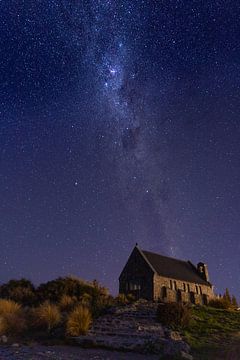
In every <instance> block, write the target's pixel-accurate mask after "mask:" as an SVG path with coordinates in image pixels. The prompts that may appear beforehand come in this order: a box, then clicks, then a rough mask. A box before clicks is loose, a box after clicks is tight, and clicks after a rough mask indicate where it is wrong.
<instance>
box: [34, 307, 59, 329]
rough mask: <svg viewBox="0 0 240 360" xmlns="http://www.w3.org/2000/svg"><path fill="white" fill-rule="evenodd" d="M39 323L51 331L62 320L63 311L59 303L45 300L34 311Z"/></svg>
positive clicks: (36, 320)
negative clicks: (55, 303)
mask: <svg viewBox="0 0 240 360" xmlns="http://www.w3.org/2000/svg"><path fill="white" fill-rule="evenodd" d="M33 315H34V317H35V322H36V324H37V325H40V326H43V327H46V328H47V330H48V332H50V331H51V330H52V329H53V328H54V327H56V326H57V325H58V324H59V323H60V321H61V313H60V311H59V309H58V307H57V305H54V304H51V303H50V302H48V301H45V302H44V303H43V304H41V305H40V306H39V307H38V308H36V309H35V310H34V313H33Z"/></svg>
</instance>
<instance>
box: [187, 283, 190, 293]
mask: <svg viewBox="0 0 240 360" xmlns="http://www.w3.org/2000/svg"><path fill="white" fill-rule="evenodd" d="M187 291H188V292H190V285H189V284H187Z"/></svg>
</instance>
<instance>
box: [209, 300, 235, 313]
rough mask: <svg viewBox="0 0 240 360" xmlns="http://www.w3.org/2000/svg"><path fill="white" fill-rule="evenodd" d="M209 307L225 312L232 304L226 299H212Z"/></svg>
mask: <svg viewBox="0 0 240 360" xmlns="http://www.w3.org/2000/svg"><path fill="white" fill-rule="evenodd" d="M208 306H211V307H214V308H216V309H225V310H226V309H229V308H230V304H229V303H228V301H226V300H225V298H217V299H212V300H210V301H209V303H208Z"/></svg>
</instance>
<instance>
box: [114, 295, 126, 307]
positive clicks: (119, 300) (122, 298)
mask: <svg viewBox="0 0 240 360" xmlns="http://www.w3.org/2000/svg"><path fill="white" fill-rule="evenodd" d="M115 301H116V303H117V305H126V304H128V302H129V301H128V298H127V296H126V295H125V294H119V295H118V296H117V297H116V298H115Z"/></svg>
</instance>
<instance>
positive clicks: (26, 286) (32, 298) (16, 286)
mask: <svg viewBox="0 0 240 360" xmlns="http://www.w3.org/2000/svg"><path fill="white" fill-rule="evenodd" d="M0 297H1V298H4V299H10V300H13V301H16V302H18V303H20V304H23V305H33V304H34V303H35V302H36V295H35V288H34V285H33V284H32V283H31V281H29V280H26V279H20V280H10V281H9V282H8V283H6V284H3V285H1V286H0Z"/></svg>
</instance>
